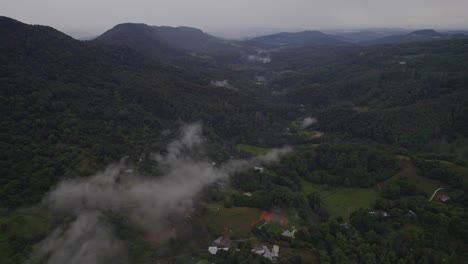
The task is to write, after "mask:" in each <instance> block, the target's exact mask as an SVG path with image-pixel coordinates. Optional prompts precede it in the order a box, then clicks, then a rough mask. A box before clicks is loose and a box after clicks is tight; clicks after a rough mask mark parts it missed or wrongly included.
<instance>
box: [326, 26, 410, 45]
mask: <svg viewBox="0 0 468 264" xmlns="http://www.w3.org/2000/svg"><path fill="white" fill-rule="evenodd" d="M409 32H410V30H405V29H368V30H358V31H331V32H329V34H331V35H334V36H337V37H340V39H342V40H344V41H349V42H354V43H357V42H360V41H368V40H373V39H379V38H384V37H389V36H395V35H402V34H407V33H409Z"/></svg>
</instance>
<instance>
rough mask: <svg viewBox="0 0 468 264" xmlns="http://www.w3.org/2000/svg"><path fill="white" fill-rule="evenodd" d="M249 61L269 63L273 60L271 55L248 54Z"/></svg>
mask: <svg viewBox="0 0 468 264" xmlns="http://www.w3.org/2000/svg"><path fill="white" fill-rule="evenodd" d="M247 60H248V61H253V62H259V63H263V64H267V63H270V62H271V58H270V57H269V56H261V55H249V56H247Z"/></svg>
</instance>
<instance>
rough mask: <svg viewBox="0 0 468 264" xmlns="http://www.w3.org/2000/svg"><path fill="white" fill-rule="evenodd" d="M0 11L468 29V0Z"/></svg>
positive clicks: (63, 21) (189, 22) (203, 0)
mask: <svg viewBox="0 0 468 264" xmlns="http://www.w3.org/2000/svg"><path fill="white" fill-rule="evenodd" d="M0 14H1V15H4V16H9V17H12V18H15V19H17V20H20V21H23V22H26V23H31V24H45V25H50V26H53V27H56V28H58V29H61V30H85V31H101V30H104V29H108V28H111V27H112V26H114V25H115V24H118V23H123V22H142V23H146V24H150V25H169V26H179V25H186V26H193V27H198V28H201V29H205V30H208V31H210V30H218V29H234V28H235V29H240V28H281V29H288V28H289V29H293V28H298V29H319V30H320V29H321V30H324V29H347V28H369V27H404V28H413V29H421V28H436V29H447V28H468V0H0Z"/></svg>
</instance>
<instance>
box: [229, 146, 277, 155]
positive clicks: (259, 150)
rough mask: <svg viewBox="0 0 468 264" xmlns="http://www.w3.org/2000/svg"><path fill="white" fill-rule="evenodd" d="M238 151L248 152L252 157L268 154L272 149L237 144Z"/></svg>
mask: <svg viewBox="0 0 468 264" xmlns="http://www.w3.org/2000/svg"><path fill="white" fill-rule="evenodd" d="M236 150H237V151H239V152H246V153H249V154H252V155H264V154H267V153H268V152H269V151H270V150H271V149H270V148H262V147H256V146H252V145H247V144H237V145H236Z"/></svg>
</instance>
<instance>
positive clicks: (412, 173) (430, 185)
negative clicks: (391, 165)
mask: <svg viewBox="0 0 468 264" xmlns="http://www.w3.org/2000/svg"><path fill="white" fill-rule="evenodd" d="M398 159H399V160H400V166H401V170H400V172H398V173H397V174H396V175H395V176H393V177H392V178H390V179H388V180H386V181H385V182H383V183H381V184H380V187H381V188H383V187H384V186H385V185H387V184H390V183H392V182H395V181H397V180H398V179H399V178H400V177H406V178H407V179H408V181H409V182H410V183H412V184H414V185H416V188H417V189H418V190H419V191H423V192H426V193H427V194H428V195H431V194H432V193H433V192H434V191H435V190H437V189H438V188H447V187H448V186H447V185H446V184H444V183H442V182H439V181H436V180H432V179H429V178H426V177H423V176H421V175H418V174H417V172H416V167H415V166H414V165H413V163H412V162H411V160H410V159H409V158H407V157H404V156H398Z"/></svg>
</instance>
